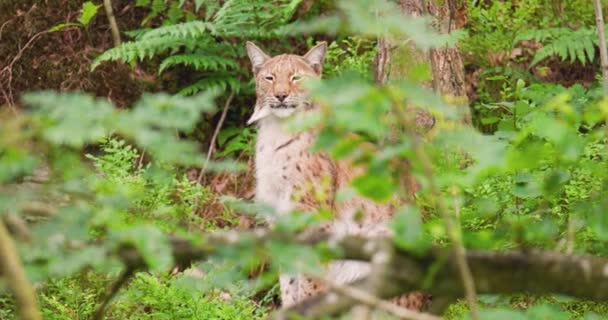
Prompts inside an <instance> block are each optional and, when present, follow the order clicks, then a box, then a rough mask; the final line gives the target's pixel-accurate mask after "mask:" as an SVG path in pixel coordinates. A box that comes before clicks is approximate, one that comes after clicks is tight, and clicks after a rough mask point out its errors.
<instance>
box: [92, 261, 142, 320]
mask: <svg viewBox="0 0 608 320" xmlns="http://www.w3.org/2000/svg"><path fill="white" fill-rule="evenodd" d="M134 274H135V269H134V268H130V267H127V269H125V270H124V271H123V272H122V273H121V274H120V277H118V279H116V281H115V282H114V283H113V284H112V286H111V287H110V290H109V291H108V293H107V294H106V296H105V297H104V299H103V301H102V302H101V304H100V305H99V307H97V310H96V311H95V313H94V314H93V316H92V317H91V320H102V319H103V315H104V314H105V312H106V309H107V307H108V305H110V302H111V301H112V299H113V298H114V297H115V296H116V294H117V293H118V291H119V290H120V288H122V287H123V286H124V285H126V284H127V283H128V282H129V280H130V279H131V277H133V275H134Z"/></svg>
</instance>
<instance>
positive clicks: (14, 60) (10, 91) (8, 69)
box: [0, 30, 49, 109]
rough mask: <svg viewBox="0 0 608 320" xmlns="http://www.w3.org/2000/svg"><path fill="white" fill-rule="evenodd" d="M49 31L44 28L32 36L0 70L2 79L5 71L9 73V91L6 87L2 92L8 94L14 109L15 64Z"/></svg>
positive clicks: (10, 104) (7, 98) (10, 105)
mask: <svg viewBox="0 0 608 320" xmlns="http://www.w3.org/2000/svg"><path fill="white" fill-rule="evenodd" d="M47 33H49V31H48V30H44V31H40V32H38V33H36V34H35V35H34V36H32V37H31V38H30V40H28V42H26V43H25V45H24V46H23V47H22V48H21V49H19V52H17V54H16V55H15V57H14V58H13V60H11V62H10V63H9V64H8V65H7V66H6V67H4V68H2V70H0V80H1V79H2V78H3V76H4V74H5V73H6V74H7V76H6V78H7V81H6V88H8V89H7V91H8V93H4V89H2V92H3V94H4V95H5V96H6V100H7V103H8V105H9V107H10V108H11V109H13V108H14V105H15V101H14V100H13V88H12V82H13V66H14V65H15V63H16V62H17V61H18V60H19V59H21V56H23V52H25V49H27V48H28V47H29V46H30V45H32V43H34V40H36V39H38V37H40V36H41V35H43V34H47ZM0 86H3V85H2V84H1V83H0Z"/></svg>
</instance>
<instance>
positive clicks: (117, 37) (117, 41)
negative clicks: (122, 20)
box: [103, 0, 122, 47]
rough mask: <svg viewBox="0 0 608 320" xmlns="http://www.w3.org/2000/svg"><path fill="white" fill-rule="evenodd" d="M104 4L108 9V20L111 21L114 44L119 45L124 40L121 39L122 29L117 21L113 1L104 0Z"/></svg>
mask: <svg viewBox="0 0 608 320" xmlns="http://www.w3.org/2000/svg"><path fill="white" fill-rule="evenodd" d="M103 6H104V8H105V9H106V15H107V16H108V22H109V23H110V29H111V30H112V39H114V46H115V47H118V46H119V45H120V44H121V43H122V41H121V40H120V30H119V29H118V24H117V23H116V17H114V11H112V1H111V0H103Z"/></svg>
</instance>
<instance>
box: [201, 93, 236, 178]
mask: <svg viewBox="0 0 608 320" xmlns="http://www.w3.org/2000/svg"><path fill="white" fill-rule="evenodd" d="M232 98H234V92H230V95H229V96H228V99H227V100H226V104H224V109H223V110H222V115H221V116H220V120H219V121H218V123H217V126H216V127H215V131H214V132H213V136H212V137H211V141H210V142H209V150H207V159H206V160H205V164H204V165H203V167H202V168H201V171H200V172H199V174H198V179H197V181H198V183H201V181H203V175H204V174H205V170H206V169H207V165H208V164H209V161H211V156H212V155H213V152H214V151H215V140H217V136H218V134H219V133H220V130H221V129H222V126H223V125H224V120H225V119H226V114H228V107H230V103H231V102H232Z"/></svg>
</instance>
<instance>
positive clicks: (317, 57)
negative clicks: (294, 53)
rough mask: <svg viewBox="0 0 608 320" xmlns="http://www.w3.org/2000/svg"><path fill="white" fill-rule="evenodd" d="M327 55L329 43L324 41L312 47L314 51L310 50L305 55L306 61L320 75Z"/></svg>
mask: <svg viewBox="0 0 608 320" xmlns="http://www.w3.org/2000/svg"><path fill="white" fill-rule="evenodd" d="M325 53H327V42H325V41H323V42H321V43H319V44H317V45H316V46H314V47H312V49H310V50H309V51H308V52H307V53H306V54H305V55H304V59H306V61H308V63H310V65H311V66H312V68H313V69H314V70H315V72H316V73H317V74H319V75H320V74H321V71H323V59H325Z"/></svg>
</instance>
